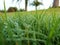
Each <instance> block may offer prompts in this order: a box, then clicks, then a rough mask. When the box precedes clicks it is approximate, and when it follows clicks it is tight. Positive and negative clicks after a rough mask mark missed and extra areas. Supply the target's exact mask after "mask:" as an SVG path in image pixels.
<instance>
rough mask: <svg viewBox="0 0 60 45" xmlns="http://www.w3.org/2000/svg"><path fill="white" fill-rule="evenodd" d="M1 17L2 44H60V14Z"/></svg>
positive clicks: (0, 32) (0, 35) (0, 34)
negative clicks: (4, 18)
mask: <svg viewBox="0 0 60 45" xmlns="http://www.w3.org/2000/svg"><path fill="white" fill-rule="evenodd" d="M7 17H8V18H7V21H6V20H2V17H0V42H1V45H3V44H4V45H8V44H9V45H16V44H18V45H25V44H26V45H49V44H50V45H60V43H59V42H60V40H59V39H60V15H56V14H55V13H54V14H52V15H45V13H44V14H41V15H38V14H37V15H20V16H19V15H15V16H13V17H9V16H7Z"/></svg>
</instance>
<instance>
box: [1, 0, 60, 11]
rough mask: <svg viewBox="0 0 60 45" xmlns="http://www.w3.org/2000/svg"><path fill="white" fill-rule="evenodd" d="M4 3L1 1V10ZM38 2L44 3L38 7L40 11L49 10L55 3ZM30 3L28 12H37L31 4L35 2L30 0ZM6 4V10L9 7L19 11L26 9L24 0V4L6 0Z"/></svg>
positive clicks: (50, 1) (41, 0)
mask: <svg viewBox="0 0 60 45" xmlns="http://www.w3.org/2000/svg"><path fill="white" fill-rule="evenodd" d="M3 1H4V0H0V10H3V9H4V6H3ZM38 1H40V2H42V3H43V5H39V6H38V9H47V8H49V7H50V6H52V3H53V0H38ZM28 2H29V3H28V11H31V10H35V7H34V6H32V5H31V3H32V2H33V0H29V1H28ZM59 2H60V1H59ZM5 3H6V10H7V9H8V8H9V7H17V8H18V9H24V7H25V5H24V4H25V2H24V0H22V2H16V1H14V2H13V1H12V0H5ZM59 5H60V4H59Z"/></svg>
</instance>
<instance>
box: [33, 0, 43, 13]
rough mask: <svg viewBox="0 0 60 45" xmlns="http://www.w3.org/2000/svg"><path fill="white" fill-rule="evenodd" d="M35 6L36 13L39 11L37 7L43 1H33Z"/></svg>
mask: <svg viewBox="0 0 60 45" xmlns="http://www.w3.org/2000/svg"><path fill="white" fill-rule="evenodd" d="M32 5H33V6H35V10H36V13H37V7H38V6H39V5H43V4H42V2H39V1H38V0H34V1H33V3H32Z"/></svg>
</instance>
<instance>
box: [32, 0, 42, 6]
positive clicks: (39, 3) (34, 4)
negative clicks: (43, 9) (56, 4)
mask: <svg viewBox="0 0 60 45" xmlns="http://www.w3.org/2000/svg"><path fill="white" fill-rule="evenodd" d="M32 5H33V6H39V5H43V4H42V3H41V2H39V1H38V0H36V1H33V3H32Z"/></svg>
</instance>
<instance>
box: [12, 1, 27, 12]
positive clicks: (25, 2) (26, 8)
mask: <svg viewBox="0 0 60 45" xmlns="http://www.w3.org/2000/svg"><path fill="white" fill-rule="evenodd" d="M13 1H14V0H13ZM18 1H22V0H17V2H18ZM27 6H28V0H25V11H27Z"/></svg>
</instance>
